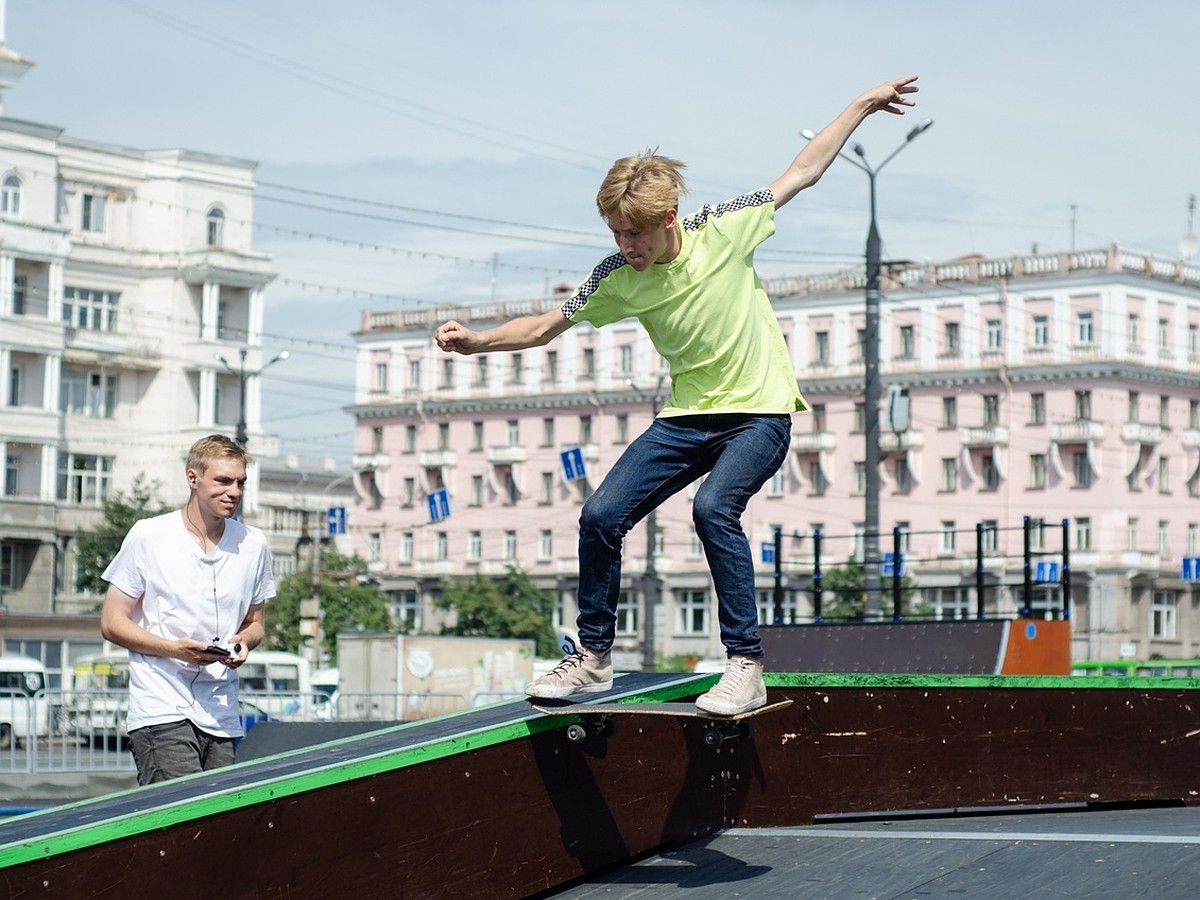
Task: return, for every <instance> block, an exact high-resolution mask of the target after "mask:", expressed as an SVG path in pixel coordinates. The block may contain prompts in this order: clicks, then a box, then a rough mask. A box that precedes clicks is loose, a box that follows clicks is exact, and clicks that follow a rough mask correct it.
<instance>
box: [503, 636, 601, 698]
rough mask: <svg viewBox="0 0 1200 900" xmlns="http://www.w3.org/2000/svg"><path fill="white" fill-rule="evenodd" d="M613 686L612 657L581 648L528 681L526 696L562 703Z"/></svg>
mask: <svg viewBox="0 0 1200 900" xmlns="http://www.w3.org/2000/svg"><path fill="white" fill-rule="evenodd" d="M612 685H613V679H612V654H611V653H609V652H605V653H597V652H595V651H594V650H589V649H588V648H587V647H580V648H579V649H578V650H576V651H575V652H574V653H569V654H567V655H566V656H564V657H563V660H562V662H560V663H559V664H558V665H557V666H555V667H554V668H553V669H552V670H551V671H549V672H547V673H546V674H545V675H543V676H542V677H541V678H535V679H534V680H533V681H531V682H530V683H529V686H528V687H526V688H525V693H526V694H528V695H529V696H530V697H537V698H538V699H541V700H561V699H563V698H564V697H570V696H572V695H574V694H598V693H600V692H601V691H607V690H608V689H609V688H611V687H612Z"/></svg>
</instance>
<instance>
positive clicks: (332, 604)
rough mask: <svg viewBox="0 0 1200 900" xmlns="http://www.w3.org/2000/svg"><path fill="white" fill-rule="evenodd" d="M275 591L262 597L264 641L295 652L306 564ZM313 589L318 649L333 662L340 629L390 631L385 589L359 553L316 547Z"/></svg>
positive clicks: (308, 575)
mask: <svg viewBox="0 0 1200 900" xmlns="http://www.w3.org/2000/svg"><path fill="white" fill-rule="evenodd" d="M275 591H276V593H275V597H274V598H273V599H271V600H269V601H267V607H266V626H267V627H266V632H267V636H266V640H265V641H264V644H265V646H266V647H268V648H270V649H272V650H287V651H288V652H291V653H298V652H299V651H300V647H301V641H300V601H302V600H308V599H309V598H311V597H312V595H313V577H312V568H311V567H309V568H307V569H302V570H301V571H298V572H296V573H294V574H292V575H289V576H288V577H287V578H284V579H283V580H282V581H280V582H279V583H278V584H277V585H276V586H275ZM317 593H318V595H319V596H320V599H321V632H322V635H323V638H322V642H321V651H322V653H323V655H325V656H327V657H328V658H329V659H330V660H331V661H332V662H333V663H335V664H336V662H337V636H338V632H340V631H375V632H384V633H395V630H396V629H395V628H394V627H393V624H392V615H391V613H390V612H389V611H388V598H387V594H385V593H384V592H383V590H382V589H381V588H380V587H379V584H378V583H377V582H375V581H374V579H372V578H371V577H370V574H369V572H368V569H367V563H366V561H365V560H364V559H363V558H362V557H361V556H345V555H343V554H341V553H338V552H337V551H335V550H325V549H322V551H321V570H320V572H319V573H318V589H317Z"/></svg>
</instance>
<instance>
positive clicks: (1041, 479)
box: [1029, 453, 1046, 490]
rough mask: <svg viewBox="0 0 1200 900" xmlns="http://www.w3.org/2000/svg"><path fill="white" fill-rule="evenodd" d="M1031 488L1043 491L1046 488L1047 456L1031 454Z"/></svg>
mask: <svg viewBox="0 0 1200 900" xmlns="http://www.w3.org/2000/svg"><path fill="white" fill-rule="evenodd" d="M1029 486H1030V487H1031V488H1033V489H1034V490H1041V489H1042V488H1044V487H1045V486H1046V454H1045V453H1030V454H1029Z"/></svg>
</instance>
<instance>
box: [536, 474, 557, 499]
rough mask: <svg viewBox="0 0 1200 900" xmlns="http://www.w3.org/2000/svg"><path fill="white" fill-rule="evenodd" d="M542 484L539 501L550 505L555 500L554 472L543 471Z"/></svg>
mask: <svg viewBox="0 0 1200 900" xmlns="http://www.w3.org/2000/svg"><path fill="white" fill-rule="evenodd" d="M541 484H542V490H541V493H540V494H538V502H539V503H541V504H542V505H543V506H549V505H550V504H551V503H553V502H554V473H553V472H543V473H542V482H541Z"/></svg>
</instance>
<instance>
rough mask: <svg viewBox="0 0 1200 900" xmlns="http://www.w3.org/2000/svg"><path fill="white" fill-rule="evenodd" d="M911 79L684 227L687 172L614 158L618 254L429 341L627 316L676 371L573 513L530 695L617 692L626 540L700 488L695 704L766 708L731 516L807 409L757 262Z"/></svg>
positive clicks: (909, 89) (454, 343)
mask: <svg viewBox="0 0 1200 900" xmlns="http://www.w3.org/2000/svg"><path fill="white" fill-rule="evenodd" d="M915 81H916V76H915V75H913V76H909V77H907V78H900V79H897V80H895V81H889V82H886V83H884V84H882V85H880V86H879V87H877V88H873V89H872V90H870V91H867V92H866V93H865V94H863V95H862V96H860V97H858V98H857V99H856V100H855V101H854V102H853V103H851V104H850V105H849V106H847V107H846V109H845V110H844V111H843V112H842V113H841V114H840V115H839V116H838V117H837V118H836V119H834V120H833V121H832V122H831V123H830V124H829V125H827V126H826V127H825V128H824V129H822V131H821V132H820V133H819V134H818V135H816V136H815V137H814V138H813V139H812V140H811V141H810V142H809V143H808V144H807V145H806V146H805V147H804V149H803V150H801V151H800V153H799V154H798V155H797V156H796V158H795V159H794V160H793V161H792V163H791V165H790V166H788V168H787V171H785V172H784V173H783V174H782V175H780V176H779V177H778V178H777V179H775V181H773V182H771V184H769V185H768V186H767V187H765V188H763V189H761V190H758V191H753V192H751V193H748V194H743V195H741V196H740V197H735V198H734V199H732V200H729V201H727V202H725V203H719V204H716V205H709V206H705V207H703V208H702V209H701V210H700V211H699V212H697V213H694V214H692V215H689V216H680V215H679V197H680V195H682V194H683V193H684V192H685V186H684V181H683V175H682V169H683V167H684V166H683V163H681V162H679V161H678V160H674V159H670V158H668V157H664V156H659V155H658V154H657V153H655V152H648V153H646V154H643V155H642V156H636V157H626V158H624V159H620V160H617V162H616V163H615V164H614V165H613V167H612V168H611V169H610V170H609V173H608V175H607V176H606V177H605V179H604V182H603V183H602V184H601V186H600V191H599V193H598V195H597V197H596V205H597V206H598V208H599V211H600V216H601V218H603V219H604V220H605V222H606V223H608V227H609V228H610V229H611V231H612V234H613V238H614V240H615V241H616V244H617V249H618V251H619V252H617V253H614V254H612V255H611V256H608V257H607V258H605V259H604V260H602V261H601V262H600V263H599V264H598V265H597V266H596V267H595V268H594V269H593V270H592V273H591V275H590V276H589V277H588V279H587V280H585V281H584V282H583V284H581V285H580V286H579V288H578V290H576V292H575V293H574V294H573V295H572V296H571V297H570V298H568V299H567V301H566V302H565V303H564V304H563V305H562V307H561V308H560V309H554V310H550V311H549V312H546V313H543V314H541V315H532V316H522V317H518V318H516V319H512V320H511V321H508V322H506V323H504V324H502V325H499V326H497V327H496V328H492V329H489V330H487V331H482V332H474V331H471V330H470V329H468V328H466V327H465V326H463V325H462V324H460V323H458V322H453V321H451V322H447V323H445V324H444V325H442V326H441V327H440V328H438V330H437V334H436V340H437V343H438V345H439V346H440V347H441V348H442V349H443V350H445V351H446V352H456V353H462V354H473V353H486V352H493V351H497V350H522V349H524V348H527V347H535V346H541V345H543V344H546V343H548V342H549V341H550V340H552V339H554V338H555V337H557V336H558V335H560V334H562V333H563V332H564V331H566V330H567V329H568V328H570V327H571V326H572V325H574V324H575V323H576V322H580V321H586V322H589V323H591V324H592V325H594V326H596V327H600V326H602V325H607V324H609V323H612V322H616V321H619V320H621V319H625V318H630V317H636V318H637V319H638V320H639V321H640V322H641V324H642V326H643V327H644V328H645V329H646V332H647V334H648V335H649V337H650V340H651V342H652V343H653V344H654V348H655V349H656V350H657V351H658V353H659V355H660V356H662V357H663V359H665V360H666V361H667V363H668V365H669V366H670V372H671V397H670V400H669V401H668V403H667V404H666V405H665V406H664V407H663V409H662V410H661V411H660V412H659V413H658V417H657V418H656V419H655V420H654V422H653V423H652V424H651V425H650V428H649V429H648V430H647V431H646V432H645V433H644V434H642V435H641V436H640V437H639V438H638V439H637V440H635V441H634V442H633V443H631V444H630V445H629V447H628V448H626V450H625V452H624V453H623V454H622V455H621V458H620V459H618V460H617V462H616V464H615V465H614V466H613V467H612V469H611V470H610V471H609V473H608V474H607V475H606V476H605V478H604V480H603V482H602V483H601V484H600V486H599V488H597V490H596V492H595V493H594V494H592V496H591V497H589V498H588V500H587V502H586V503H585V504H584V506H583V511H582V513H581V515H580V520H579V590H578V595H577V599H578V603H579V618H578V629H579V644H580V646H579V647H578V649H577V650H576V651H575V652H573V653H571V654H568V656H567V657H566V658H565V659H563V661H562V662H561V663H559V664H558V666H557V667H556V668H555V669H554V670H553V671H552V672H550V673H549V674H547V675H544V676H542V677H541V678H538V679H536V680H535V681H534V682H532V683H531V684H530V685H529V687H528V688H527V689H526V692H527V693H528V694H529V695H530V696H533V697H539V698H562V697H568V696H571V695H573V694H585V693H595V692H599V691H603V690H607V689H608V688H609V687H611V686H612V663H611V653H610V651H611V648H612V644H613V640H614V638H615V633H616V630H615V624H616V607H617V600H618V597H619V595H620V588H621V544H622V540H623V539H624V537H625V535H626V534H627V533H628V531H629V530H630V529H631V528H632V527H633V526H634V525H635V524H636V523H637V522H639V521H640V520H641V519H642V518H643V517H645V516H646V514H647V513H649V512H650V510H652V509H654V508H655V507H657V506H658V505H659V504H661V503H662V502H663V501H664V500H666V499H667V498H668V497H670V496H671V495H673V494H675V493H677V492H679V491H680V490H682V489H683V488H685V487H687V486H688V485H690V484H693V483H695V482H696V481H697V479H699V478H701V477H703V478H704V481H703V483H702V484H701V486H700V488H699V489H698V490H697V492H696V496H695V499H694V501H693V504H692V519H693V522H694V523H695V526H696V534H697V537H698V538H699V539H700V541H701V543H702V545H703V547H704V555H705V558H706V559H707V560H708V564H709V569H710V571H711V572H712V577H713V586H714V588H715V590H716V594H717V601H718V621H719V623H720V627H721V641H722V643H723V644H724V646H725V650H726V654H727V657H728V659H727V662H726V666H725V673H724V675H722V677H721V679H720V681H718V683H717V684H716V685H715V686H714V687H713V688H712V690H710V691H709V692H708V693H706V694H704V695H703V696H701V697H700V698H698V699H697V701H696V705H697V706H698V707H699V708H700V709H701V710H703V711H705V712H708V713H712V714H714V715H736V714H737V713H740V712H745V711H747V710H751V709H756V708H758V707H759V706H762V705H763V704H764V703H765V702H766V687H765V685H764V682H763V677H762V670H763V664H762V658H763V649H762V641H761V640H760V638H759V634H758V607H757V602H756V597H755V584H754V561H753V556H752V554H751V551H750V544H749V541H748V540H747V538H746V534H745V532H744V530H743V529H742V526H741V515H742V513H743V512H744V510H745V508H746V504H747V503H748V502H749V500H750V498H751V497H752V496H754V494H755V493H757V491H758V490H759V488H761V487H762V485H763V484H764V483H765V482H766V481H767V479H769V478H770V477H771V476H772V475H773V474H774V473H775V471H776V470H777V469H778V468H779V466H780V464H781V463H782V462H783V460H784V458H785V457H786V455H787V451H788V446H789V442H790V440H791V415H792V413H794V412H798V411H801V410H804V409H807V406H806V404H805V403H804V398H803V397H802V396H801V395H800V392H799V390H798V389H797V386H796V376H795V373H794V372H793V370H792V365H791V357H790V355H789V353H788V349H787V345H786V343H785V342H784V339H783V334H782V332H781V331H780V329H779V323H778V321H777V320H776V318H775V314H774V312H773V310H772V309H771V303H770V300H769V298H768V297H767V295H766V292H765V291H764V290H763V288H762V285H761V283H760V282H759V280H758V277H757V275H756V274H755V272H754V264H753V254H754V250H755V248H756V247H757V246H758V245H759V244H760V243H762V241H764V240H766V239H767V238H768V237H770V236H771V235H772V234H773V233H774V231H775V219H774V217H775V212H776V210H778V209H779V208H780V207H782V206H783V205H784V204H785V203H787V202H788V201H790V200H791V199H792V198H793V197H795V196H796V195H797V194H798V193H799V192H800V191H802V190H804V189H805V188H808V187H810V186H811V185H813V184H815V183H816V181H817V179H819V178H820V177H821V175H822V174H823V173H824V172H825V170H826V169H827V168H829V166H830V164H831V163H832V162H833V160H834V158H835V157H836V156H837V154H838V153H839V152H840V151H841V149H842V147H843V146H844V145H845V143H846V141H847V139H848V138H849V137H850V135H851V134H852V133H853V132H854V130H855V129H856V128H857V127H858V126H859V125H860V124H861V123H862V121H863V120H864V119H866V118H867V116H869V115H871V114H872V113H875V112H879V111H884V112H889V113H893V114H896V115H902V114H903V113H904V108H905V107H910V106H913V105H914V103H913V101H912V100H910V99H909V98H908V95H909V94H912V93H915V92H916V90H917V87H916V85H915V84H914V82H915Z"/></svg>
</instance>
